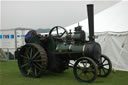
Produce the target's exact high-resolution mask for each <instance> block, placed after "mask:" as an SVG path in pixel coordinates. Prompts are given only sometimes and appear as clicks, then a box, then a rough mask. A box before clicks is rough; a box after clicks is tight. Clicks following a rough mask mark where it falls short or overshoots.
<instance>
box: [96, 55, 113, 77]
mask: <svg viewBox="0 0 128 85" xmlns="http://www.w3.org/2000/svg"><path fill="white" fill-rule="evenodd" d="M100 60H101V63H100V64H99V65H98V68H99V74H98V76H99V77H107V76H108V75H109V74H110V73H111V71H112V63H111V61H110V59H109V58H108V57H107V56H105V55H101V58H100Z"/></svg>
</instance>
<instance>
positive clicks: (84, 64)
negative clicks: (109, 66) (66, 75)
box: [73, 57, 98, 82]
mask: <svg viewBox="0 0 128 85" xmlns="http://www.w3.org/2000/svg"><path fill="white" fill-rule="evenodd" d="M73 72H74V76H75V78H76V79H77V80H79V81H82V82H92V81H94V80H95V79H96V77H97V72H98V69H97V65H96V63H95V62H94V61H93V60H92V59H91V58H88V57H82V58H80V59H78V60H77V61H76V62H75V64H74V67H73Z"/></svg>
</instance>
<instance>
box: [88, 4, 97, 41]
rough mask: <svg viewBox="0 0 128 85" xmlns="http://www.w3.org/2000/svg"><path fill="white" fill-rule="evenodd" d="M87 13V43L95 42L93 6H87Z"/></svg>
mask: <svg viewBox="0 0 128 85" xmlns="http://www.w3.org/2000/svg"><path fill="white" fill-rule="evenodd" d="M87 12H88V24H89V41H95V36H94V13H93V4H88V5H87Z"/></svg>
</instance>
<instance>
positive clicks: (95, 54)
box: [56, 42, 101, 60]
mask: <svg viewBox="0 0 128 85" xmlns="http://www.w3.org/2000/svg"><path fill="white" fill-rule="evenodd" d="M56 52H58V53H59V54H61V55H63V54H67V55H69V57H71V58H72V59H75V58H76V57H77V58H78V57H84V56H87V57H92V58H93V59H95V60H97V59H99V57H100V55H101V47H100V45H99V44H98V43H95V42H89V43H84V44H80V45H76V44H59V45H57V47H56Z"/></svg>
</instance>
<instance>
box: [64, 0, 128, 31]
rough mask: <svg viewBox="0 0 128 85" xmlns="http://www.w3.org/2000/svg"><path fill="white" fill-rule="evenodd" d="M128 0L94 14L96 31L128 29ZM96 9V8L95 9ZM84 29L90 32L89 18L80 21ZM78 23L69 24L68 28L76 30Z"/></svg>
mask: <svg viewBox="0 0 128 85" xmlns="http://www.w3.org/2000/svg"><path fill="white" fill-rule="evenodd" d="M127 10H128V2H125V1H122V2H119V3H117V4H115V5H114V6H112V7H110V8H108V9H106V10H104V11H102V12H100V13H98V14H96V15H95V16H94V30H95V32H105V31H114V32H122V31H128V17H127V15H128V11H127ZM94 11H95V10H94ZM79 24H80V25H81V26H82V27H83V30H85V31H86V32H88V19H85V20H83V21H80V22H79ZM76 26H78V23H75V24H73V25H70V26H67V27H66V29H67V30H69V29H71V30H72V31H73V30H74V27H76Z"/></svg>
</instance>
